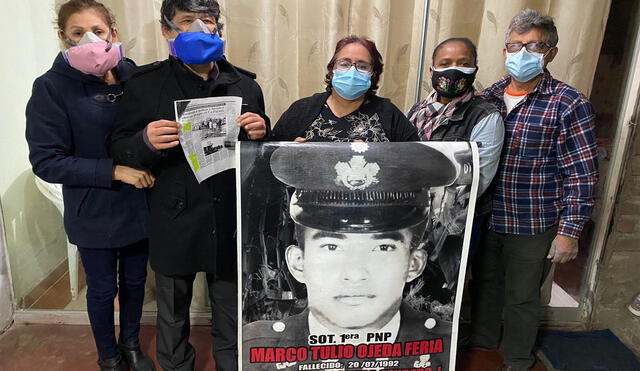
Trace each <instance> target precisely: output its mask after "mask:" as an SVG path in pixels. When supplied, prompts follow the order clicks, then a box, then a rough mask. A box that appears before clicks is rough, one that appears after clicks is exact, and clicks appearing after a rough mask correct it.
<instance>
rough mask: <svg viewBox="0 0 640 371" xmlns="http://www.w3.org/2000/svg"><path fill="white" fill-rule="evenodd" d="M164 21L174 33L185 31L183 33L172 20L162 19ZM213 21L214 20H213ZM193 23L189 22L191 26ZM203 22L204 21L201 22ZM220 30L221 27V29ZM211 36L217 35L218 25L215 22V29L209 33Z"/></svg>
mask: <svg viewBox="0 0 640 371" xmlns="http://www.w3.org/2000/svg"><path fill="white" fill-rule="evenodd" d="M163 18H164V21H165V22H167V25H169V29H171V30H174V31H176V32H177V33H184V32H187V31H184V30H183V29H182V28H180V26H178V25H177V24H175V23H174V22H173V21H172V20H170V19H169V18H167V17H163ZM196 19H200V20H201V21H202V19H201V18H196ZM214 19H215V18H214ZM195 21H196V20H195V19H194V20H193V22H195ZM193 22H191V24H193ZM203 22H204V21H203ZM221 28H222V27H221ZM211 34H212V35H213V34H219V32H218V23H217V22H216V25H215V27H214V28H213V31H211Z"/></svg>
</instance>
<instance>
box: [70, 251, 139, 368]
mask: <svg viewBox="0 0 640 371" xmlns="http://www.w3.org/2000/svg"><path fill="white" fill-rule="evenodd" d="M78 251H79V252H80V258H81V259H82V265H83V267H84V271H85V274H86V277H87V311H88V312H89V322H91V330H92V331H93V338H94V339H95V341H96V346H97V348H98V356H99V357H100V359H108V358H113V357H116V356H117V355H118V346H117V343H116V336H115V326H114V320H113V312H114V308H113V300H114V299H115V297H116V294H117V295H118V303H119V305H120V335H119V341H120V342H121V343H123V342H127V341H130V340H134V339H136V340H137V339H138V334H139V332H140V317H141V316H142V304H143V302H144V284H145V281H146V278H147V260H148V257H149V250H148V246H147V240H142V241H139V242H136V243H134V244H132V245H129V246H125V247H121V248H117V249H93V248H86V247H78Z"/></svg>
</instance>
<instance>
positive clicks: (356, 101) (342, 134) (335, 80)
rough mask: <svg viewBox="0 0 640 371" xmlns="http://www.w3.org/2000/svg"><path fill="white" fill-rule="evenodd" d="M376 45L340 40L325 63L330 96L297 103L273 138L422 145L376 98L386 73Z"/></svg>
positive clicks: (392, 110) (398, 114)
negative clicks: (383, 73)
mask: <svg viewBox="0 0 640 371" xmlns="http://www.w3.org/2000/svg"><path fill="white" fill-rule="evenodd" d="M383 66H384V65H383V63H382V56H381V55H380V52H379V51H378V49H377V48H376V44H375V43H374V42H373V41H371V40H369V39H366V38H363V37H359V36H353V35H352V36H347V37H345V38H343V39H341V40H340V41H338V43H337V45H336V49H335V53H334V54H333V57H331V60H330V61H329V63H328V64H327V74H326V76H325V83H326V84H327V88H326V92H324V93H317V94H314V95H313V96H311V97H307V98H303V99H300V100H298V101H297V102H294V103H293V104H292V105H291V107H289V109H287V110H286V111H285V112H284V113H283V114H282V116H281V117H280V119H279V120H278V122H277V123H276V125H275V126H274V129H273V134H272V137H271V138H270V139H271V140H277V141H293V140H295V141H296V142H304V141H306V142H352V141H363V142H408V141H418V140H419V138H418V135H417V133H416V129H415V128H414V127H412V126H411V124H410V123H409V121H407V118H406V117H405V116H404V115H403V114H402V112H401V111H400V110H399V109H398V108H397V107H396V106H394V105H393V103H391V101H390V100H389V99H385V98H380V97H378V96H377V95H376V90H377V89H378V82H379V81H380V76H381V75H382V70H383Z"/></svg>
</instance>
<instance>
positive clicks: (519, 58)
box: [504, 47, 546, 82]
mask: <svg viewBox="0 0 640 371" xmlns="http://www.w3.org/2000/svg"><path fill="white" fill-rule="evenodd" d="M545 55H546V53H544V54H543V53H532V52H530V51H528V50H527V48H525V47H522V49H520V51H519V52H517V53H507V59H506V60H505V62H504V66H505V68H506V69H507V71H509V74H510V75H511V77H513V78H514V79H516V80H518V81H520V82H527V81H530V80H531V79H533V78H534V77H536V76H538V75H539V74H541V73H542V71H543V68H544V57H545Z"/></svg>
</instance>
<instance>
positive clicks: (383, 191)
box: [271, 143, 457, 233]
mask: <svg viewBox="0 0 640 371" xmlns="http://www.w3.org/2000/svg"><path fill="white" fill-rule="evenodd" d="M271 170H272V172H273V174H274V176H275V177H276V178H278V180H280V181H281V182H283V183H284V184H286V185H288V186H292V187H294V188H295V193H294V195H293V197H292V199H291V204H290V209H289V210H290V214H291V218H292V219H293V220H294V221H295V222H296V223H298V224H301V225H303V226H307V227H312V228H316V229H320V230H326V231H332V232H343V233H370V232H386V231H392V230H398V229H403V228H409V227H412V226H414V225H417V224H419V223H420V222H422V221H424V220H426V219H427V217H428V216H429V207H430V204H429V200H430V198H429V187H435V186H445V185H449V184H451V183H452V182H453V181H454V180H455V179H456V176H457V172H456V167H455V165H454V164H453V162H452V161H451V160H450V159H449V158H448V157H447V156H446V155H444V154H443V153H442V152H440V151H438V150H437V149H434V148H432V147H429V146H428V145H425V144H423V143H394V144H393V146H390V145H389V144H388V143H302V144H300V143H287V144H283V145H282V146H281V147H280V148H278V149H276V150H275V151H274V152H273V154H272V155H271Z"/></svg>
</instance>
